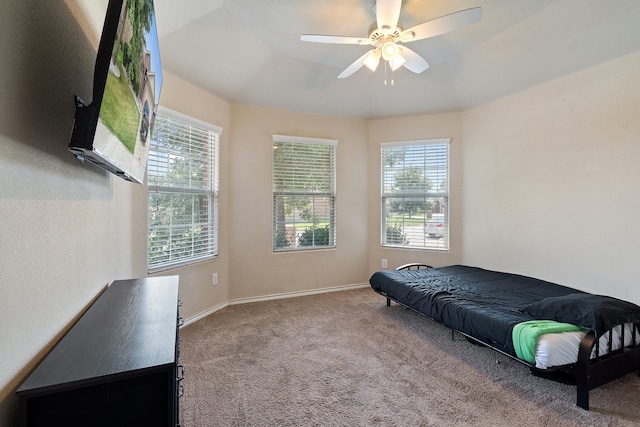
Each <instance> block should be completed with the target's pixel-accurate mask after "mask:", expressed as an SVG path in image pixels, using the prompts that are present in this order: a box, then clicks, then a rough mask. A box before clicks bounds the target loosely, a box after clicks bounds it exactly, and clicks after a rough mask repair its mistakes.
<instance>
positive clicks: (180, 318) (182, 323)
mask: <svg viewBox="0 0 640 427" xmlns="http://www.w3.org/2000/svg"><path fill="white" fill-rule="evenodd" d="M183 325H184V319H183V318H182V317H178V328H181V327H182V326H183Z"/></svg>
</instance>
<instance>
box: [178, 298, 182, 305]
mask: <svg viewBox="0 0 640 427" xmlns="http://www.w3.org/2000/svg"><path fill="white" fill-rule="evenodd" d="M178 307H182V300H181V299H179V300H178Z"/></svg>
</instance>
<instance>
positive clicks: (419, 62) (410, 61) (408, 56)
mask: <svg viewBox="0 0 640 427" xmlns="http://www.w3.org/2000/svg"><path fill="white" fill-rule="evenodd" d="M400 49H401V55H402V56H403V58H404V59H405V60H406V61H405V63H404V64H402V65H403V66H404V68H406V69H407V70H409V71H413V72H414V73H416V74H420V73H421V72H423V71H424V70H426V69H427V68H429V64H428V63H427V61H425V60H424V58H422V57H421V56H420V55H418V54H417V53H415V52H414V51H412V50H411V49H409V48H408V47H406V46H402V47H401V48H400Z"/></svg>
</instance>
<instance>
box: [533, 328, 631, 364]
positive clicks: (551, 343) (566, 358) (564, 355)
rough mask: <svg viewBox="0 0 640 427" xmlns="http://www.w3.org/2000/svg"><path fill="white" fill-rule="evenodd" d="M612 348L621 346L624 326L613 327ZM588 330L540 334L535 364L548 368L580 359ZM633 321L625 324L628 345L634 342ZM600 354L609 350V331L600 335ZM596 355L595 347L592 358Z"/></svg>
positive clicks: (625, 336)
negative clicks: (581, 347) (583, 341)
mask: <svg viewBox="0 0 640 427" xmlns="http://www.w3.org/2000/svg"><path fill="white" fill-rule="evenodd" d="M612 330H613V340H612V346H611V347H612V349H611V350H618V349H619V348H620V347H621V344H622V342H623V341H622V340H621V339H620V338H621V330H622V326H616V327H614V328H613V329H612ZM585 334H586V332H584V331H579V332H559V333H553V334H544V335H540V337H539V338H538V343H537V345H536V354H535V361H536V363H535V365H536V368H538V369H548V368H552V367H555V366H565V365H570V364H572V363H575V362H577V361H578V348H579V347H580V341H582V338H584V336H585ZM632 335H633V323H626V324H625V325H624V343H625V345H628V344H630V343H631V342H632ZM598 341H599V347H598V348H599V354H600V356H603V355H605V354H606V353H607V352H608V351H609V332H606V333H605V334H604V335H602V336H601V337H600V339H599V340H598ZM635 342H636V343H640V333H639V332H638V330H636V341H635ZM594 357H596V349H595V348H594V349H593V352H592V353H591V358H594Z"/></svg>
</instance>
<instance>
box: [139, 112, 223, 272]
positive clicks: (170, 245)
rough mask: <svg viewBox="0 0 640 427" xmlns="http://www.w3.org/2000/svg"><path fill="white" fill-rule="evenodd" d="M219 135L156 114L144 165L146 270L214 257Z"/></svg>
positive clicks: (187, 121) (194, 123)
mask: <svg viewBox="0 0 640 427" xmlns="http://www.w3.org/2000/svg"><path fill="white" fill-rule="evenodd" d="M221 131H222V130H221V129H220V128H218V127H216V126H214V125H211V124H209V123H206V122H202V121H199V120H197V119H193V118H191V117H188V116H185V115H182V114H180V113H177V112H174V111H171V110H169V109H166V108H165V109H162V110H160V112H159V114H158V115H157V116H156V118H155V123H154V124H153V129H152V135H151V145H150V149H149V160H148V167H147V179H148V191H149V216H148V226H149V229H148V269H149V271H150V272H154V271H159V270H163V269H167V268H171V267H176V266H180V265H184V264H187V263H190V262H195V261H200V260H203V259H207V258H212V257H214V256H216V255H217V250H218V249H217V247H218V167H219V166H218V163H219V137H220V133H221Z"/></svg>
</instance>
